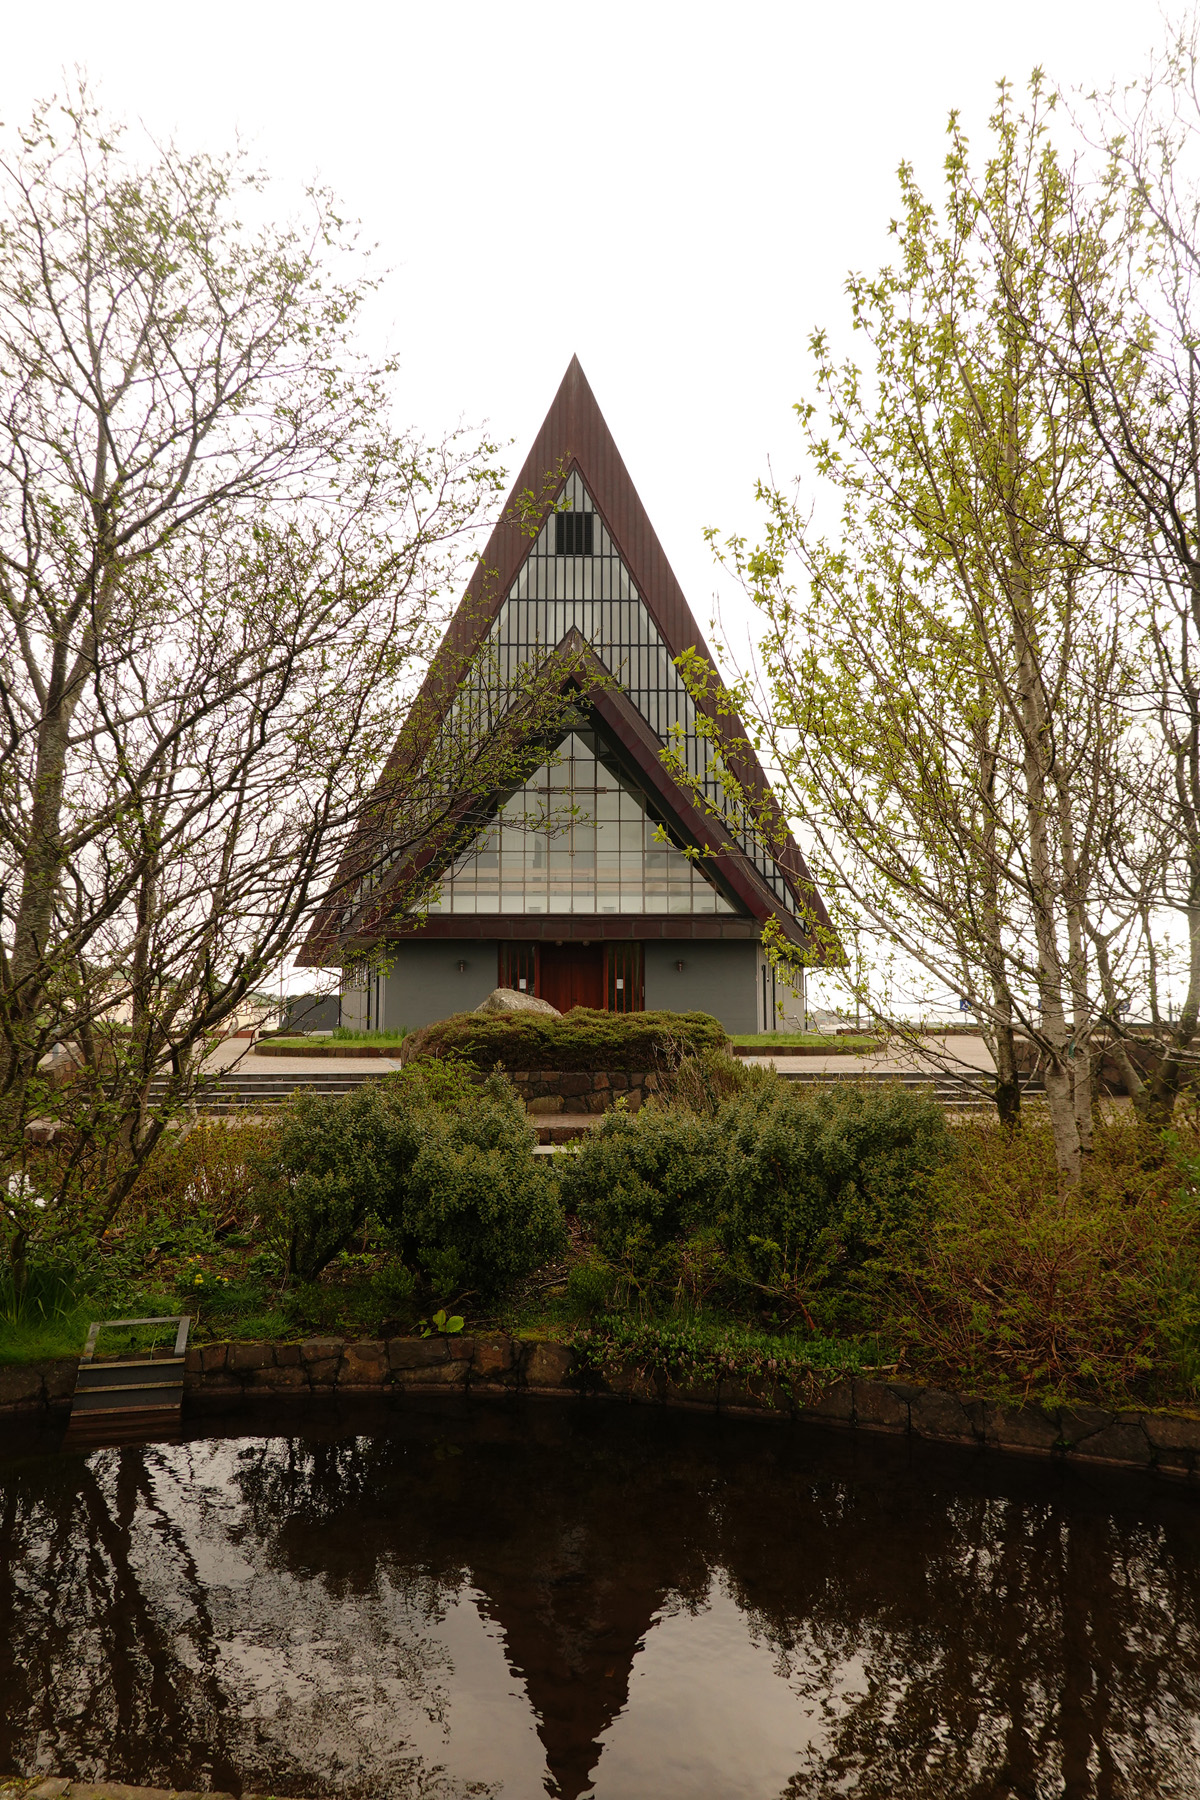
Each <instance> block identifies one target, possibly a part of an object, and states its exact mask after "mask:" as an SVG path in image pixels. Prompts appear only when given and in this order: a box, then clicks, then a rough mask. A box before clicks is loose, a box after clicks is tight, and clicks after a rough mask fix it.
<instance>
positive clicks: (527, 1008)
mask: <svg viewBox="0 0 1200 1800" xmlns="http://www.w3.org/2000/svg"><path fill="white" fill-rule="evenodd" d="M475 1011H476V1012H481V1013H542V1014H544V1015H546V1016H547V1017H549V1018H551V1019H561V1018H562V1014H561V1013H560V1012H559V1010H558V1008H557V1006H551V1004H550V1002H549V1001H548V1000H539V999H538V997H537V995H536V994H519V993H518V992H517V990H516V988H493V989H492V991H491V993H490V994H489V995H488V997H487V999H486V1000H485V1001H484V1003H483V1005H482V1006H477V1007H476V1008H475Z"/></svg>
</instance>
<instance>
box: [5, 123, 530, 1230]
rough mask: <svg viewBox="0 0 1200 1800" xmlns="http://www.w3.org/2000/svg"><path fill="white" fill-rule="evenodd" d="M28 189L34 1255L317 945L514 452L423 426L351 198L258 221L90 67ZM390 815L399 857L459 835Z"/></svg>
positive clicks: (22, 1192) (243, 191)
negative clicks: (53, 1056) (141, 143)
mask: <svg viewBox="0 0 1200 1800" xmlns="http://www.w3.org/2000/svg"><path fill="white" fill-rule="evenodd" d="M0 186H2V199H0V744H2V752H3V753H2V755H0V1169H3V1170H4V1171H5V1174H6V1176H7V1188H8V1201H7V1202H6V1204H5V1207H4V1208H3V1209H0V1210H2V1211H3V1219H0V1223H2V1224H4V1225H5V1226H6V1228H7V1232H8V1236H9V1242H10V1249H11V1252H12V1254H13V1256H14V1257H15V1258H17V1259H18V1260H19V1256H20V1254H21V1251H22V1246H23V1244H24V1242H25V1239H26V1237H27V1236H28V1232H29V1230H30V1229H31V1228H32V1226H33V1225H34V1224H35V1223H37V1222H38V1221H39V1220H41V1219H43V1218H44V1210H45V1202H46V1199H47V1195H48V1194H49V1196H50V1198H51V1200H52V1201H53V1202H54V1203H55V1204H58V1203H60V1202H61V1203H64V1204H65V1203H66V1202H67V1201H68V1200H71V1199H72V1198H73V1200H74V1201H75V1202H76V1203H78V1204H83V1203H84V1202H85V1201H86V1207H85V1211H86V1218H87V1220H88V1222H89V1224H90V1225H91V1227H93V1228H95V1229H100V1228H101V1227H102V1226H103V1224H104V1223H105V1221H106V1220H107V1219H109V1218H111V1216H112V1213H113V1210H114V1208H115V1206H116V1205H118V1204H119V1202H120V1199H121V1197H122V1196H123V1194H124V1193H126V1192H127V1191H128V1189H129V1186H130V1185H131V1183H132V1181H133V1180H134V1179H135V1178H136V1174H137V1171H138V1168H139V1167H140V1166H141V1164H142V1163H143V1162H144V1160H145V1158H146V1156H147V1155H148V1154H149V1153H150V1151H151V1150H152V1149H153V1147H154V1144H155V1142H156V1141H157V1140H158V1138H159V1136H160V1135H161V1133H162V1131H163V1130H164V1129H165V1128H166V1124H167V1121H168V1119H169V1117H170V1114H171V1111H172V1108H173V1107H175V1106H177V1105H178V1104H179V1102H180V1100H181V1098H182V1097H184V1096H185V1095H186V1092H187V1091H188V1087H189V1083H191V1082H193V1081H194V1078H195V1069H196V1066H197V1063H198V1060H199V1058H200V1056H201V1055H202V1053H203V1050H204V1047H205V1045H206V1043H207V1042H208V1040H209V1038H210V1036H211V1034H212V1033H213V1032H214V1031H215V1030H218V1029H219V1028H220V1026H221V1024H222V1022H223V1021H224V1020H225V1019H226V1018H227V1017H228V1016H229V1014H230V1013H231V1012H232V1010H233V1009H234V1007H236V1006H237V1004H238V1003H239V1002H240V1001H241V1000H242V998H244V996H245V995H246V994H248V993H249V992H251V991H253V990H254V989H256V988H258V987H259V986H260V985H261V984H262V983H263V980H264V977H265V976H266V975H267V973H268V972H269V970H270V969H271V968H272V967H273V966H275V965H277V964H278V962H279V961H280V960H281V958H282V957H283V956H285V955H286V954H287V953H288V952H289V951H290V950H291V949H292V948H294V946H295V944H296V942H297V940H298V938H299V937H300V935H302V933H303V930H304V929H305V927H306V925H307V923H308V921H309V919H310V917H311V913H312V909H313V907H314V905H315V903H316V901H317V900H318V899H319V897H320V896H321V895H322V893H323V892H324V891H325V890H326V888H327V887H328V885H329V883H330V881H331V879H332V878H333V874H334V871H335V869H336V866H337V859H338V856H339V854H340V852H341V850H342V849H343V848H344V844H345V841H346V833H347V832H348V831H349V830H350V829H351V828H352V826H353V825H354V824H355V822H356V821H357V820H358V819H359V817H360V814H361V809H362V807H363V805H364V803H365V801H366V797H367V796H368V795H369V793H370V792H371V789H372V784H373V783H374V782H375V779H376V777H377V776H378V774H379V771H380V768H381V765H382V761H383V758H384V755H385V753H386V749H387V747H388V745H389V744H390V742H391V740H392V738H393V737H394V733H395V724H396V713H397V705H398V701H399V699H400V697H401V696H402V695H403V694H404V693H405V692H406V691H408V689H409V687H410V685H411V682H412V680H413V679H414V675H415V673H416V672H418V671H419V668H420V666H422V664H423V659H424V658H425V656H426V655H427V653H428V651H429V649H430V648H431V646H432V644H433V643H434V642H436V637H437V632H438V627H439V624H440V619H441V613H442V608H443V600H444V598H445V597H447V596H448V594H449V592H450V587H451V583H452V581H455V580H456V579H457V572H458V569H459V567H460V565H461V561H462V554H463V534H464V532H466V531H467V530H469V529H470V528H471V527H472V526H473V525H474V524H475V522H476V520H477V518H478V516H479V513H480V510H481V508H486V507H487V505H488V504H489V503H490V501H491V499H492V496H493V495H494V494H495V493H496V492H497V491H498V487H497V484H498V480H499V471H497V470H496V469H495V467H494V463H493V455H492V447H491V446H490V445H488V444H487V443H486V442H484V441H482V440H472V439H470V438H467V437H464V436H461V435H459V436H451V437H450V438H448V439H446V440H445V441H443V442H440V443H427V442H424V441H422V440H421V438H420V437H419V436H417V435H416V434H415V433H413V432H411V431H407V430H404V429H401V428H397V427H395V426H394V425H393V424H392V423H391V405H390V392H391V385H392V381H393V378H394V375H395V370H394V368H393V367H392V366H391V365H389V364H377V365H371V364H369V363H367V362H366V361H364V360H363V359H362V358H361V356H359V354H358V353H357V351H356V346H355V335H354V334H355V329H356V321H357V317H358V314H359V311H360V309H361V306H362V304H363V301H364V299H365V297H366V296H367V294H368V293H369V292H370V289H371V285H372V283H371V280H370V278H369V277H368V275H367V273H366V271H365V269H364V267H363V266H362V265H361V263H358V264H357V265H356V263H355V257H356V252H355V249H354V244H353V241H352V234H351V233H350V232H349V231H348V228H347V227H345V225H344V224H343V222H342V221H341V220H340V218H339V216H338V214H337V211H336V209H335V207H334V205H333V203H332V202H331V200H330V199H329V197H328V196H326V195H324V194H321V193H314V194H312V195H310V196H309V202H308V212H307V215H306V216H305V217H304V218H303V219H302V220H300V221H298V222H294V223H288V224H282V225H266V226H261V227H256V228H254V229H251V228H249V227H248V226H246V225H245V224H244V223H243V222H242V220H241V217H240V211H241V209H242V208H243V207H252V208H253V207H260V206H261V201H260V195H261V192H262V188H263V182H262V180H261V179H260V178H259V177H258V176H257V175H256V174H255V173H254V172H253V171H252V170H250V169H248V168H247V167H246V166H245V165H244V164H243V162H242V161H241V160H240V159H239V158H237V157H232V158H221V157H210V156H203V155H200V156H192V155H187V154H185V153H184V152H182V151H181V150H178V149H176V148H175V147H174V146H172V145H167V146H153V145H150V146H148V147H146V148H145V150H144V152H142V153H140V154H139V155H138V156H135V155H134V154H133V153H132V151H131V150H130V149H129V148H128V147H127V144H126V142H125V139H124V137H123V134H122V132H121V130H120V129H119V128H118V127H116V126H114V125H112V124H111V123H109V122H107V121H105V120H104V119H103V118H102V117H101V116H100V114H99V112H98V111H97V109H96V107H95V105H94V104H93V102H92V100H91V99H90V97H89V95H88V93H87V91H86V89H82V90H81V91H79V92H78V93H76V94H75V95H74V96H72V97H71V98H69V99H68V101H67V102H66V103H65V104H62V105H59V104H52V105H48V106H45V107H42V108H41V109H39V110H38V112H37V113H36V114H35V115H34V117H33V119H32V120H31V122H30V124H29V125H28V126H27V127H26V128H25V130H24V131H22V132H21V133H19V134H18V135H17V138H16V141H15V142H10V143H9V145H8V146H7V147H6V148H5V150H4V152H3V154H2V155H0ZM346 271H349V272H348V273H347V272H346ZM388 810H389V820H390V825H389V830H390V832H391V837H392V840H393V846H394V842H395V840H397V839H398V838H400V837H402V836H403V831H405V830H406V831H407V832H408V834H409V836H410V837H416V836H419V835H420V832H421V831H422V830H424V829H425V828H427V826H428V823H429V820H428V817H421V816H416V815H419V814H420V812H421V808H420V806H419V805H418V806H417V807H416V808H415V809H414V807H413V806H411V805H410V806H409V807H408V809H407V812H405V808H404V806H403V805H402V804H401V802H400V800H399V799H397V800H396V802H395V803H394V804H392V805H390V806H389V809H388ZM398 820H403V828H402V826H401V824H399V823H398V822H397V821H398ZM118 1018H120V1019H121V1020H122V1022H121V1023H119V1024H118V1023H117V1022H116V1021H117V1020H118ZM67 1037H70V1038H71V1039H72V1040H73V1041H74V1042H76V1043H78V1044H80V1045H81V1046H82V1049H83V1054H84V1068H83V1069H82V1070H81V1071H80V1074H79V1078H78V1079H77V1080H76V1082H75V1083H74V1084H73V1085H72V1087H71V1088H70V1090H69V1091H67V1090H65V1091H64V1092H62V1093H59V1094H57V1095H51V1094H50V1093H49V1092H48V1090H47V1087H46V1082H45V1080H44V1078H43V1076H42V1075H41V1074H40V1072H39V1063H40V1061H41V1060H42V1058H43V1056H44V1054H45V1053H46V1051H47V1050H48V1049H49V1048H50V1047H51V1046H52V1045H53V1044H55V1043H56V1042H61V1041H63V1040H64V1039H65V1038H67ZM156 1074H157V1075H160V1076H163V1077H164V1078H165V1079H166V1082H167V1092H166V1097H165V1099H164V1100H163V1101H162V1103H161V1104H156V1105H155V1106H153V1107H149V1106H148V1103H147V1096H148V1092H149V1084H150V1082H151V1079H152V1077H153V1076H155V1075H156ZM47 1113H48V1114H50V1115H52V1116H57V1117H58V1118H59V1119H60V1120H61V1122H62V1123H63V1125H64V1126H65V1127H68V1128H69V1129H66V1130H65V1131H64V1133H63V1134H62V1136H61V1143H60V1147H59V1148H58V1150H57V1151H56V1153H55V1158H54V1159H53V1163H52V1166H49V1165H47V1164H46V1163H45V1160H44V1159H43V1162H42V1163H41V1164H39V1165H38V1166H37V1167H36V1168H33V1167H32V1165H31V1164H30V1160H29V1159H30V1150H29V1140H28V1136H27V1134H26V1132H25V1125H26V1123H27V1121H28V1120H29V1119H30V1117H31V1116H33V1115H35V1114H43V1115H44V1114H47ZM35 1206H36V1207H40V1208H41V1209H42V1211H40V1212H35V1211H33V1210H31V1208H33V1207H35ZM80 1216H82V1215H80Z"/></svg>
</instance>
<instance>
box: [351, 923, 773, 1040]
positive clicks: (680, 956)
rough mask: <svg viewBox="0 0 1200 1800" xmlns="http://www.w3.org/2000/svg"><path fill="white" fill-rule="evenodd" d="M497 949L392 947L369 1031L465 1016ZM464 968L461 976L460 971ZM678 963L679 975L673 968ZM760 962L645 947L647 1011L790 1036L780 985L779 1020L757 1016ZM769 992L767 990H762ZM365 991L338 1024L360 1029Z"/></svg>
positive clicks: (443, 943)
mask: <svg viewBox="0 0 1200 1800" xmlns="http://www.w3.org/2000/svg"><path fill="white" fill-rule="evenodd" d="M498 951H499V946H498V944H497V943H496V942H495V940H494V939H490V938H489V939H484V940H483V941H482V942H481V941H480V940H479V939H476V938H471V939H463V940H461V941H457V942H456V941H455V940H454V939H452V938H440V939H429V940H428V941H426V942H423V943H418V942H414V943H404V944H397V945H395V946H394V948H393V950H392V953H391V961H390V964H389V966H388V967H387V972H386V974H377V975H372V976H371V978H370V979H371V1025H372V1027H373V1028H374V1029H375V1030H385V1031H396V1030H399V1028H400V1027H401V1026H407V1027H408V1029H409V1030H415V1029H416V1028H417V1027H418V1026H420V1025H432V1024H433V1023H434V1022H435V1021H436V1020H438V1019H445V1018H447V1017H448V1016H449V1015H450V1014H451V1013H454V1012H469V1011H471V1010H472V1009H473V1008H474V1007H476V1006H479V1005H480V1004H481V1003H482V1002H483V1001H484V1000H486V999H487V997H488V995H489V994H490V993H491V991H492V989H493V988H494V987H495V985H496V981H497V965H498ZM460 962H464V963H465V964H466V965H467V966H466V968H465V969H461V970H460V968H459V966H458V965H459V963H460ZM680 962H682V964H683V969H682V971H681V970H679V969H678V968H676V966H675V965H676V964H677V963H680ZM762 968H763V956H762V952H761V950H760V948H759V946H758V944H757V943H755V942H754V941H753V940H752V939H747V940H744V941H742V942H732V943H731V942H729V941H726V942H724V943H705V942H703V941H701V942H699V943H696V942H689V941H686V940H678V941H675V942H670V941H660V942H657V943H648V944H647V945H646V947H645V976H646V1007H647V1010H657V1009H659V1008H662V1009H664V1010H667V1011H671V1012H707V1013H712V1014H713V1016H714V1018H717V1019H720V1021H721V1023H722V1025H724V1027H725V1029H726V1031H729V1032H735V1031H736V1032H746V1031H762V1030H763V1029H764V1025H765V1029H767V1030H768V1031H775V1030H779V1029H781V1028H782V1029H795V1028H796V1027H797V1026H799V1024H800V1020H801V1018H802V1002H800V1001H799V1000H795V999H793V997H792V995H791V994H790V993H789V992H788V990H787V989H786V988H785V986H784V984H783V982H782V981H780V982H779V983H778V986H777V987H776V988H775V989H774V990H773V994H772V998H777V999H779V1000H781V1001H783V1003H784V1014H785V1016H784V1018H782V1019H780V1018H779V1017H778V1015H776V1016H775V1017H773V1018H771V1019H770V1020H769V1022H765V1021H764V1016H763V981H762ZM768 986H769V982H768ZM366 1007H367V990H366V988H357V989H353V988H351V989H347V990H345V991H344V992H343V994H342V1023H343V1024H344V1025H353V1026H357V1027H358V1028H359V1029H362V1027H363V1026H364V1025H365V1024H366Z"/></svg>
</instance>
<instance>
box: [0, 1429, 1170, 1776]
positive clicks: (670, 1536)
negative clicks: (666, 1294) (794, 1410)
mask: <svg viewBox="0 0 1200 1800" xmlns="http://www.w3.org/2000/svg"><path fill="white" fill-rule="evenodd" d="M275 1417H276V1419H277V1418H278V1415H277V1414H276V1415H275ZM1196 1523H1197V1507H1196V1503H1195V1501H1194V1499H1193V1498H1192V1496H1190V1495H1189V1494H1185V1493H1183V1492H1178V1493H1175V1492H1172V1491H1170V1490H1165V1489H1153V1488H1152V1487H1150V1486H1149V1484H1147V1483H1143V1482H1141V1481H1137V1482H1135V1481H1133V1480H1132V1479H1130V1480H1128V1481H1117V1480H1115V1479H1114V1478H1103V1477H1100V1476H1097V1475H1091V1476H1088V1475H1086V1474H1081V1473H1079V1472H1074V1471H1072V1472H1068V1471H1062V1470H1056V1469H1049V1468H1047V1467H1045V1466H1044V1465H1038V1464H1031V1465H1028V1466H1027V1465H1023V1464H1019V1463H1004V1462H1001V1461H999V1460H997V1459H973V1458H968V1457H966V1456H965V1455H964V1456H957V1455H952V1454H951V1453H941V1454H939V1453H936V1452H932V1451H929V1450H927V1449H926V1450H924V1451H921V1450H920V1449H918V1450H916V1451H913V1452H911V1453H910V1451H909V1450H908V1449H907V1447H905V1446H901V1445H898V1444H890V1443H880V1442H877V1441H876V1442H872V1441H870V1440H866V1441H864V1440H862V1439H852V1438H849V1437H838V1436H823V1435H817V1434H806V1433H802V1432H799V1431H791V1430H786V1429H783V1428H779V1427H767V1426H764V1425H761V1424H757V1423H748V1422H738V1421H718V1420H713V1419H702V1418H695V1417H691V1416H673V1415H663V1414H660V1413H655V1412H650V1411H641V1410H631V1411H626V1410H624V1409H603V1408H590V1409H589V1408H584V1407H580V1408H576V1409H561V1410H560V1409H557V1408H555V1407H553V1406H549V1405H546V1406H541V1407H534V1408H525V1409H522V1408H517V1407H514V1408H511V1409H510V1408H507V1407H501V1406H499V1405H496V1406H481V1407H477V1408H476V1409H475V1410H473V1411H472V1410H469V1409H467V1408H466V1407H465V1406H464V1407H460V1406H457V1405H455V1406H448V1407H443V1408H441V1409H439V1410H436V1411H435V1410H430V1411H428V1412H420V1411H416V1410H407V1411H405V1412H402V1413H392V1414H389V1415H386V1416H385V1415H380V1417H379V1418H378V1419H377V1420H373V1422H372V1427H371V1429H370V1430H369V1431H364V1429H363V1415H362V1414H352V1415H350V1418H349V1420H348V1421H347V1420H345V1419H344V1420H343V1421H342V1422H341V1423H339V1422H338V1421H337V1420H336V1419H335V1418H332V1417H329V1418H327V1419H326V1420H325V1421H324V1422H323V1423H322V1422H321V1421H320V1420H319V1419H312V1418H310V1419H309V1420H308V1423H307V1424H306V1426H305V1427H304V1428H303V1434H302V1435H296V1436H293V1437H266V1436H254V1435H251V1434H250V1433H249V1432H247V1433H245V1434H244V1435H243V1436H241V1437H237V1438H226V1439H220V1438H216V1437H213V1438H207V1437H203V1436H197V1437H194V1438H193V1439H192V1440H191V1441H190V1442H187V1443H184V1444H177V1445H174V1446H165V1445H160V1446H151V1447H149V1448H145V1449H137V1448H133V1449H131V1448H125V1449H114V1450H99V1451H93V1452H91V1453H90V1454H88V1455H86V1456H83V1455H70V1456H67V1455H62V1456H58V1455H49V1454H43V1455H32V1454H31V1455H27V1456H25V1457H23V1458H20V1459H17V1458H11V1457H10V1458H9V1459H8V1460H7V1461H3V1462H0V1769H11V1768H17V1769H28V1770H32V1769H35V1768H43V1769H45V1768H53V1769H57V1770H61V1771H62V1772H63V1773H66V1774H73V1775H76V1776H78V1777H80V1778H87V1777H88V1776H96V1775H101V1774H107V1775H109V1776H110V1777H112V1778H114V1779H119V1780H125V1781H129V1782H135V1783H147V1784H158V1785H167V1784H174V1785H178V1786H181V1787H188V1786H195V1785H210V1786H212V1787H216V1788H229V1789H233V1790H234V1791H237V1790H239V1789H240V1788H241V1787H242V1786H243V1785H245V1786H246V1787H252V1788H257V1789H260V1790H262V1789H270V1790H272V1791H274V1792H276V1793H282V1794H295V1795H301V1794H304V1795H316V1794H326V1795H330V1796H334V1795H336V1796H345V1797H346V1800H360V1797H361V1800H366V1797H367V1796H371V1797H373V1800H383V1797H387V1800H410V1797H413V1800H416V1797H417V1796H420V1797H421V1800H452V1797H458V1796H466V1795H474V1796H491V1795H496V1796H499V1795H502V1794H503V1795H505V1796H511V1797H518V1800H524V1797H525V1796H533V1795H537V1794H539V1793H548V1794H551V1795H555V1796H560V1797H562V1800H577V1797H578V1796H581V1795H585V1794H586V1795H591V1794H594V1795H595V1796H596V1797H597V1800H640V1797H641V1796H645V1795H648V1794H654V1795H655V1796H656V1797H657V1800H676V1797H678V1800H684V1797H687V1800H692V1797H694V1796H698V1795H717V1794H719V1795H721V1796H723V1797H727V1800H738V1797H741V1796H745V1797H746V1800H757V1797H759V1796H763V1797H778V1800H833V1797H834V1796H835V1795H836V1796H851V1797H852V1800H935V1797H936V1800H1002V1797H1005V1800H1007V1797H1010V1796H1011V1797H1014V1800H1015V1797H1016V1796H1021V1797H1022V1800H1042V1797H1043V1796H1045V1797H1047V1800H1048V1797H1049V1796H1051V1795H1054V1796H1068V1797H1070V1800H1083V1797H1084V1796H1089V1797H1090V1796H1096V1797H1097V1800H1108V1797H1112V1800H1126V1797H1128V1800H1147V1797H1149V1796H1162V1797H1165V1796H1168V1795H1169V1796H1172V1797H1175V1796H1182V1795H1185V1794H1192V1793H1195V1792H1197V1791H1200V1644H1198V1642H1197V1635H1198V1634H1197V1623H1198V1604H1197V1602H1198V1598H1200V1551H1198V1549H1197V1542H1198V1540H1197V1535H1196V1529H1195V1528H1196Z"/></svg>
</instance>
